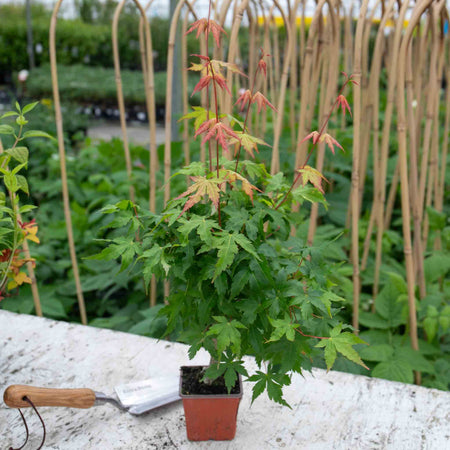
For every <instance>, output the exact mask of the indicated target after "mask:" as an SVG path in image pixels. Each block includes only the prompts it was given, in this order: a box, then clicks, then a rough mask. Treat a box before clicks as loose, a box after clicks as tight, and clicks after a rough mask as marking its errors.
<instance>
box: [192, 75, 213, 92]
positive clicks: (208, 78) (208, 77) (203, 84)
mask: <svg viewBox="0 0 450 450" xmlns="http://www.w3.org/2000/svg"><path fill="white" fill-rule="evenodd" d="M211 80H212V76H211V75H205V76H204V77H201V78H200V81H199V82H198V83H197V85H196V86H195V88H194V90H193V91H192V94H191V97H192V96H193V95H194V94H195V93H196V92H199V91H201V90H202V89H204V88H205V87H206V86H208V85H209V83H210V82H211Z"/></svg>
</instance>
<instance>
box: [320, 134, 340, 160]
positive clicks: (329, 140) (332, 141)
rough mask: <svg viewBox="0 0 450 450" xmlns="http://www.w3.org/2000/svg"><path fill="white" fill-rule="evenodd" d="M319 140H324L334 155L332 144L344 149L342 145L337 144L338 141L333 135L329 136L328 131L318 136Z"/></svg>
mask: <svg viewBox="0 0 450 450" xmlns="http://www.w3.org/2000/svg"><path fill="white" fill-rule="evenodd" d="M320 142H325V144H327V145H328V147H330V150H331V152H332V153H333V155H334V145H336V147H339V148H340V149H341V150H342V151H344V149H343V148H342V145H341V144H339V142H338V141H337V140H336V139H334V137H333V136H330V135H329V134H328V133H325V134H323V135H322V136H321V137H320Z"/></svg>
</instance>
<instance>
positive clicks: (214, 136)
mask: <svg viewBox="0 0 450 450" xmlns="http://www.w3.org/2000/svg"><path fill="white" fill-rule="evenodd" d="M193 31H196V33H197V37H199V38H204V39H206V42H208V34H209V33H212V34H213V35H214V40H215V42H216V45H218V44H219V43H220V39H221V35H222V34H224V33H225V31H224V30H223V29H222V28H221V27H220V26H219V25H218V24H217V23H215V22H214V21H213V20H209V19H208V20H207V19H201V20H199V21H197V22H195V23H194V24H193V25H192V26H191V28H190V29H189V30H188V32H193ZM194 57H195V58H196V59H197V61H196V62H195V63H193V64H192V66H191V67H190V70H193V71H197V72H199V73H200V81H199V82H198V84H197V85H196V87H195V89H194V92H198V91H202V90H205V91H206V94H207V95H206V97H207V99H208V107H206V108H203V107H194V108H193V111H192V112H191V113H189V114H187V115H186V116H184V117H183V119H184V120H188V119H193V120H194V134H195V137H199V138H200V139H201V140H202V143H203V144H207V145H208V149H209V152H208V153H209V159H208V161H207V162H206V163H202V162H193V163H191V164H190V165H189V166H187V167H185V168H183V169H181V170H179V171H178V172H177V173H176V174H174V175H173V177H175V176H183V177H184V178H185V177H186V176H188V177H189V179H190V184H189V185H188V186H187V189H186V190H185V191H184V192H183V193H182V194H181V195H178V196H177V197H176V198H173V199H172V200H171V201H170V202H169V203H168V204H167V206H166V208H165V209H164V211H163V212H162V213H161V214H155V213H151V212H149V211H144V210H143V209H141V208H140V207H139V206H138V205H134V204H132V203H131V202H129V201H126V200H124V201H121V202H119V203H118V204H116V205H114V206H109V207H107V208H104V209H103V211H104V212H105V213H116V214H117V215H118V217H117V218H116V219H115V220H114V221H113V222H111V223H110V227H112V228H120V227H124V226H125V227H126V230H127V233H125V234H123V233H121V235H120V237H117V238H115V239H114V240H111V241H110V243H109V246H108V247H107V248H105V249H104V250H103V251H102V252H101V253H100V254H99V255H96V256H95V257H94V258H97V259H115V258H118V257H121V258H122V267H123V268H126V267H128V266H129V265H130V264H131V263H132V262H133V261H134V262H135V263H136V264H138V265H139V267H141V270H142V273H143V277H144V280H145V282H146V284H147V285H148V284H149V283H150V280H151V278H152V276H153V275H156V276H157V277H158V279H167V280H169V281H170V294H169V296H168V297H167V298H166V299H165V301H166V303H167V304H166V306H164V307H163V308H162V309H161V311H160V314H161V315H164V316H165V317H166V318H167V323H168V325H167V330H166V335H171V336H175V337H176V338H177V339H178V340H180V341H182V342H185V343H187V344H189V345H190V349H189V356H190V357H193V356H194V355H195V354H196V353H197V352H198V350H200V349H201V348H204V349H206V350H207V351H208V352H209V354H210V355H211V364H210V365H209V367H208V368H207V369H206V371H205V373H204V380H205V382H211V381H212V380H215V379H217V378H218V377H221V376H223V377H224V379H225V384H226V386H227V388H228V390H229V391H230V390H231V389H232V387H233V386H234V385H235V383H236V381H237V376H238V374H242V375H243V376H244V377H247V380H249V381H252V382H255V384H254V387H253V400H254V399H255V398H256V397H258V396H259V395H260V394H261V393H262V392H264V391H265V390H266V391H267V393H268V395H269V397H270V398H271V399H272V400H275V401H276V402H278V403H281V404H284V405H287V403H286V401H285V400H284V399H283V395H282V388H283V386H286V385H289V384H290V379H291V374H292V373H293V372H297V373H301V371H302V370H303V369H310V368H311V367H312V361H313V359H314V357H316V356H318V355H319V354H320V353H321V352H323V351H324V356H325V361H326V364H327V367H328V369H329V368H331V366H332V365H333V363H334V361H335V360H336V357H337V353H340V354H342V355H343V356H345V357H346V358H348V359H350V360H351V361H353V362H355V363H357V364H361V365H364V363H363V362H362V360H361V359H360V357H359V356H358V354H357V352H356V351H355V350H354V349H353V347H352V346H353V345H354V344H358V343H362V342H363V341H362V340H361V339H359V338H358V337H357V336H355V335H353V334H352V333H351V332H349V331H346V329H349V328H350V327H349V326H348V325H343V324H342V323H341V321H340V320H339V317H338V315H337V314H338V312H339V309H340V306H339V305H340V304H341V302H343V301H344V299H343V298H340V297H339V296H337V295H336V294H334V293H333V292H332V290H331V288H332V284H331V283H330V282H329V281H328V274H329V273H330V271H331V270H333V268H332V267H329V266H327V265H326V263H325V261H324V258H323V254H324V252H326V245H322V246H319V247H311V246H307V245H306V244H305V242H304V241H303V240H302V239H300V238H299V237H295V236H292V233H291V230H292V229H293V228H297V227H298V226H299V225H301V223H302V221H303V219H302V218H301V215H300V214H299V213H298V212H293V210H292V205H293V204H294V203H300V204H302V203H304V202H320V203H323V204H324V205H326V201H325V199H324V196H323V193H324V191H323V188H322V181H323V180H325V178H324V177H323V175H322V174H321V173H320V172H318V171H317V170H315V169H314V168H313V167H311V166H309V165H308V161H309V159H310V156H311V155H312V153H313V151H314V148H315V146H316V145H317V144H318V143H320V142H324V143H326V144H327V145H328V146H329V147H330V149H331V150H332V151H333V153H334V147H335V146H337V147H340V148H342V147H341V146H340V144H339V143H338V142H337V141H336V140H335V139H334V138H333V137H331V135H329V134H327V133H325V132H324V130H325V129H326V125H327V123H328V120H329V117H330V116H331V114H332V112H333V111H334V109H335V108H336V107H338V106H341V107H342V109H343V112H344V113H345V110H346V109H347V110H348V111H350V108H349V106H348V103H347V101H346V100H345V97H344V96H343V94H342V92H343V90H344V88H345V86H346V85H347V84H348V83H349V82H352V77H347V76H346V81H345V85H344V86H343V88H342V90H341V92H340V94H339V96H338V98H337V99H336V102H335V104H334V105H333V107H332V109H331V110H330V114H329V116H328V118H327V119H326V121H325V123H324V124H323V126H322V128H321V129H320V130H319V131H313V132H312V133H311V134H310V135H308V136H307V137H306V138H305V139H309V138H312V146H311V149H310V152H309V154H308V158H307V160H306V161H305V163H304V164H303V165H302V166H301V167H299V168H297V171H296V177H295V179H294V180H293V181H292V180H291V181H288V180H287V178H286V177H285V176H284V175H283V174H282V173H278V174H276V175H274V176H272V175H270V174H269V172H268V171H267V169H266V167H265V166H264V164H258V163H256V162H254V161H252V159H245V158H243V152H245V153H246V154H247V156H249V157H251V158H253V157H254V154H255V152H258V146H259V145H268V144H267V143H266V142H264V140H262V139H260V138H258V137H255V136H252V135H251V134H250V131H249V127H248V118H249V111H250V108H252V107H255V108H257V110H258V111H259V112H260V111H261V110H262V108H270V109H272V110H273V111H274V113H276V111H275V108H274V106H273V105H272V104H271V103H270V102H269V101H268V100H267V99H266V98H265V96H264V95H263V94H262V93H261V92H259V91H258V90H257V89H256V86H257V85H258V84H261V83H260V81H262V77H265V76H266V70H267V69H266V67H267V65H266V58H267V57H268V55H266V54H265V53H264V52H263V51H261V59H260V61H259V64H258V65H257V68H256V71H255V73H254V74H253V76H252V78H251V79H250V80H249V89H246V90H242V91H241V94H240V96H239V98H238V99H237V101H236V103H235V106H236V109H237V112H238V114H241V115H243V117H241V116H231V115H226V114H222V113H221V111H220V96H221V95H231V88H230V86H228V85H227V83H226V73H225V72H226V71H228V70H231V71H233V72H235V73H236V74H238V75H240V76H242V73H241V72H240V70H239V69H238V67H237V66H236V65H234V64H229V63H225V62H223V61H217V60H214V59H211V58H210V57H209V55H208V54H205V55H194ZM219 93H220V95H219ZM335 305H338V306H335ZM244 355H252V356H254V357H255V359H256V362H257V364H258V365H259V368H260V370H258V371H257V372H256V373H254V374H248V373H247V370H246V368H245V367H244V363H243V360H242V357H243V356H244Z"/></svg>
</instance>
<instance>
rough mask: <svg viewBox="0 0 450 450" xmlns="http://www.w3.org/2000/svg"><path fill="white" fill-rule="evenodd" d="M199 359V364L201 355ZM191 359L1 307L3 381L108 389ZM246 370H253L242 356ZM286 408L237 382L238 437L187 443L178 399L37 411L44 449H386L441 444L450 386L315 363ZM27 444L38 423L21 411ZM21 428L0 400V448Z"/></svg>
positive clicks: (37, 435) (181, 349)
mask: <svg viewBox="0 0 450 450" xmlns="http://www.w3.org/2000/svg"><path fill="white" fill-rule="evenodd" d="M195 361H196V362H200V363H203V362H206V361H207V357H206V355H205V354H202V355H199V356H198V358H196V360H195ZM186 362H188V358H187V355H186V346H184V345H181V344H174V343H170V342H165V341H160V342H157V341H156V340H154V339H148V338H145V337H140V336H134V335H131V334H127V333H119V332H114V331H110V330H103V329H97V328H91V327H84V326H81V325H73V324H68V323H65V322H55V321H53V320H48V319H41V318H37V317H34V316H27V315H18V314H13V313H9V312H6V311H0V371H1V377H0V380H1V381H0V388H1V393H3V391H4V389H5V388H6V387H7V386H8V385H10V384H33V385H37V386H41V387H90V388H92V389H94V390H99V391H103V392H105V393H110V392H112V391H113V387H114V386H116V385H118V384H122V383H128V382H131V381H138V380H143V379H146V378H149V377H151V376H155V375H161V374H165V373H173V372H178V367H179V366H180V365H182V364H185V363H186ZM247 363H248V364H247V366H248V369H250V370H253V369H254V368H255V366H254V363H253V362H252V361H251V360H250V359H249V360H248V361H247ZM285 392H286V398H287V400H288V402H289V403H290V404H291V405H292V406H293V410H289V409H288V408H285V407H282V406H279V405H277V404H275V403H273V402H271V401H270V400H269V399H268V398H267V396H266V395H265V394H264V395H263V396H262V397H260V398H258V399H257V400H256V402H255V403H254V405H253V406H251V407H250V399H251V386H250V385H249V384H246V385H245V386H244V398H243V400H242V402H241V406H240V409H239V414H238V429H237V434H236V438H235V439H234V440H233V441H231V442H213V441H210V442H203V443H191V442H189V441H188V440H187V439H186V433H185V428H184V416H183V408H182V405H181V403H179V402H178V403H175V404H172V405H170V406H166V407H162V408H160V409H158V410H155V411H152V412H149V413H147V414H145V415H143V416H139V417H136V416H132V415H130V414H128V413H125V412H120V411H119V410H117V409H115V408H114V407H112V406H110V405H104V406H98V407H94V408H91V409H87V410H77V409H68V408H40V412H41V414H42V416H43V418H44V420H45V423H46V425H47V429H48V435H47V440H46V445H45V447H44V448H46V449H55V450H56V449H60V450H72V449H73V450H82V449H83V450H90V449H101V450H110V449H127V450H133V449H136V450H137V449H139V450H148V449H157V450H160V449H194V448H195V449H206V448H208V449H235V450H247V449H255V450H256V449H258V450H260V449H278V448H286V449H303V450H329V449H339V450H340V449H342V450H347V449H361V450H365V449H392V450H403V449H405V450H415V449H427V450H428V449H430V450H434V449H436V450H444V449H446V448H449V442H450V393H447V392H441V391H438V390H434V389H426V388H422V387H416V386H410V385H405V384H401V383H394V382H389V381H384V380H379V379H372V378H367V377H363V376H356V375H351V374H346V373H340V372H330V373H329V374H326V372H325V371H323V370H318V369H317V370H314V371H313V374H312V375H311V374H306V376H305V378H302V377H300V376H298V377H294V378H293V382H292V385H291V386H290V387H289V388H288V389H286V391H285ZM25 416H26V418H27V419H28V423H29V427H30V432H31V437H30V439H31V442H29V443H28V444H27V447H26V448H27V449H31V450H32V449H35V448H37V446H38V445H39V443H40V440H41V432H42V429H41V427H40V423H39V421H38V419H37V418H36V417H35V414H34V413H33V412H32V411H30V410H27V411H25ZM24 437H25V432H24V427H23V424H22V421H21V419H20V416H19V414H18V412H17V411H16V410H11V409H9V408H7V407H6V406H5V405H4V404H3V402H2V403H1V406H0V449H1V450H3V449H6V448H8V447H9V446H10V445H12V446H13V447H18V446H20V445H22V442H23V440H24Z"/></svg>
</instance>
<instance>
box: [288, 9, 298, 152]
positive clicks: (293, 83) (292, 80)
mask: <svg viewBox="0 0 450 450" xmlns="http://www.w3.org/2000/svg"><path fill="white" fill-rule="evenodd" d="M296 6H297V9H296ZM299 6H300V2H296V3H295V5H294V8H293V9H292V10H291V11H290V14H291V15H290V17H289V21H290V23H291V34H292V51H291V69H290V77H289V90H290V94H289V128H290V132H291V149H292V150H295V119H296V104H297V84H298V82H297V78H298V77H297V74H298V65H297V62H298V52H297V11H298V7H299Z"/></svg>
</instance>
